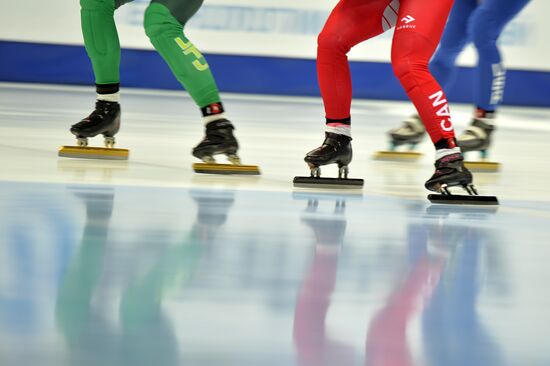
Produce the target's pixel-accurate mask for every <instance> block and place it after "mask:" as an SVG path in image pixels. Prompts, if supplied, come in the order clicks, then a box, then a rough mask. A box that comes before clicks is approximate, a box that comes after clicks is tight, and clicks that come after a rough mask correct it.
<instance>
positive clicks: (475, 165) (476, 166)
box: [464, 161, 500, 173]
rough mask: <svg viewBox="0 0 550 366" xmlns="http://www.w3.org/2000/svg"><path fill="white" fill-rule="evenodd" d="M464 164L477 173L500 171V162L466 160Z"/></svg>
mask: <svg viewBox="0 0 550 366" xmlns="http://www.w3.org/2000/svg"><path fill="white" fill-rule="evenodd" d="M464 166H465V167H466V168H467V169H468V170H470V171H472V172H477V173H496V172H498V171H500V163H497V162H493V161H465V162H464Z"/></svg>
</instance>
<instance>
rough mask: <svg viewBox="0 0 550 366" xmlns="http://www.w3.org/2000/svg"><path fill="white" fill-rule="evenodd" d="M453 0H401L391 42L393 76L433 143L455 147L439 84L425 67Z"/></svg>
mask: <svg viewBox="0 0 550 366" xmlns="http://www.w3.org/2000/svg"><path fill="white" fill-rule="evenodd" d="M452 4H453V0H438V1H425V0H401V1H400V7H399V18H398V22H397V25H396V28H395V33H394V37H393V44H392V65H393V69H394V72H395V75H396V76H397V77H398V78H399V81H400V82H401V85H402V86H403V88H404V89H405V91H406V93H407V95H408V96H409V98H410V99H411V101H412V102H413V103H414V105H415V107H416V109H417V111H418V114H419V115H420V118H421V119H422V121H423V122H424V124H425V126H426V130H427V132H428V134H429V135H430V137H431V139H432V141H433V142H434V144H435V143H436V142H438V141H441V140H446V141H448V143H449V144H450V145H451V146H448V147H454V146H453V145H454V136H455V135H454V129H453V125H452V122H451V115H450V111H449V106H448V103H447V97H446V96H445V93H444V92H443V90H442V89H441V86H440V85H439V84H438V83H437V81H436V80H435V79H434V77H433V76H432V74H431V73H430V71H429V69H428V63H429V61H430V59H431V57H432V55H433V53H434V51H435V49H436V48H437V45H438V44H439V40H440V38H441V34H442V33H443V29H444V27H445V23H446V21H447V17H448V15H449V12H450V10H451V7H452Z"/></svg>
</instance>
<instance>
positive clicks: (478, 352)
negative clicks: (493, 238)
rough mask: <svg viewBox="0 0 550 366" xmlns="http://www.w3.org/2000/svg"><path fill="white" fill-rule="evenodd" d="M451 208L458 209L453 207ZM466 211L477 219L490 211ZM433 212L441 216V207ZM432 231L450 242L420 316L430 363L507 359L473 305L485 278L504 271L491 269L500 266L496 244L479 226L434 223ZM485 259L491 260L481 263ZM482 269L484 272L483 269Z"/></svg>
mask: <svg viewBox="0 0 550 366" xmlns="http://www.w3.org/2000/svg"><path fill="white" fill-rule="evenodd" d="M448 213H449V211H447V215H448ZM452 213H453V214H456V211H453V212H452ZM468 214H475V215H476V216H471V217H472V218H475V219H476V220H477V221H481V220H483V219H485V218H487V214H488V213H486V212H477V213H475V212H472V213H468V212H465V215H468ZM437 216H439V217H442V216H443V217H444V216H445V213H443V215H440V214H437V213H435V217H437ZM443 220H444V221H443V222H445V221H448V220H449V219H445V218H443ZM430 234H431V235H430V236H431V237H430V240H431V241H432V242H434V243H436V244H439V246H440V247H445V246H446V247H448V249H447V250H448V251H449V253H450V256H449V258H448V260H447V261H448V263H447V265H446V268H445V270H444V271H443V273H442V276H441V281H440V282H439V285H438V286H437V287H436V288H435V290H434V293H433V296H432V297H431V298H430V299H429V302H428V303H427V305H426V309H425V311H424V313H423V316H422V334H423V338H424V340H425V342H424V344H425V347H426V357H427V359H428V360H429V363H430V364H432V365H448V366H459V365H460V366H461V365H471V366H478V365H479V366H481V365H503V364H506V362H505V359H504V358H503V357H502V356H501V352H500V351H499V349H498V347H497V346H496V343H495V342H494V337H493V336H492V335H491V334H490V333H488V331H487V328H486V326H485V325H484V324H483V323H484V322H483V321H482V320H481V319H480V318H479V316H480V314H479V311H478V309H477V307H478V301H479V295H480V293H481V287H482V285H483V283H482V281H483V279H484V278H486V277H493V276H494V278H498V280H497V281H496V282H499V281H505V274H503V273H498V275H496V276H495V269H496V270H497V271H499V264H500V263H498V252H495V251H494V250H495V249H497V247H498V246H490V245H488V244H491V243H490V242H489V241H488V240H489V239H490V237H489V236H488V235H487V232H486V229H485V228H482V227H479V226H472V225H470V226H468V227H464V226H455V227H453V226H452V225H445V224H443V225H437V226H435V225H434V226H433V227H432V228H431V229H430ZM449 238H452V240H449ZM449 243H450V244H451V247H450V248H449ZM492 244H496V243H492ZM495 258H497V261H495ZM484 259H485V260H489V261H491V263H490V264H487V263H484V261H483V260H484ZM482 269H485V270H488V272H487V273H484V271H483V270H482ZM483 282H490V281H483Z"/></svg>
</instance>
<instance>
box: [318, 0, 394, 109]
mask: <svg viewBox="0 0 550 366" xmlns="http://www.w3.org/2000/svg"><path fill="white" fill-rule="evenodd" d="M398 11H399V1H398V0H393V1H390V0H341V1H340V2H339V3H338V5H336V7H335V8H334V10H333V11H332V13H331V14H330V17H329V18H328V20H327V22H326V24H325V26H324V28H323V30H322V31H321V33H320V34H319V38H318V47H317V75H318V79H319V87H320V89H321V95H322V97H323V103H324V106H325V113H326V117H327V118H329V119H332V120H342V119H345V118H349V117H350V107H351V97H352V85H351V75H350V71H349V65H348V58H347V53H348V52H349V50H350V49H351V48H352V47H353V46H355V45H356V44H358V43H361V42H363V41H365V40H367V39H369V38H372V37H374V36H377V35H379V34H381V33H383V32H384V31H386V30H388V29H390V28H391V27H393V26H394V25H395V23H396V21H397V14H398Z"/></svg>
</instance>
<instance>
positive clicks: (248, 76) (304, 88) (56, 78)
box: [0, 41, 550, 107]
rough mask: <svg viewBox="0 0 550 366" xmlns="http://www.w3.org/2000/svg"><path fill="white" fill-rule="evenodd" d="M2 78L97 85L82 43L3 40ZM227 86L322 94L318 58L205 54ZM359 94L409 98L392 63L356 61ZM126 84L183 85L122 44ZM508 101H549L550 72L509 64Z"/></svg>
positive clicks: (455, 91) (153, 58)
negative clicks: (316, 64) (316, 65)
mask: <svg viewBox="0 0 550 366" xmlns="http://www.w3.org/2000/svg"><path fill="white" fill-rule="evenodd" d="M0 55H1V56H0V81H8V82H29V83H53V84H77V85H92V84H93V74H92V70H91V65H90V62H89V60H88V58H87V56H86V51H85V50H84V47H82V46H66V45H53V44H37V43H23V42H7V41H0ZM205 57H206V58H207V60H208V63H209V64H210V66H211V68H212V70H213V72H214V75H215V77H216V80H217V82H218V85H219V88H220V90H221V91H223V92H234V93H257V94H279V95H308V96H318V95H319V88H318V84H317V76H316V70H315V61H314V60H305V59H289V58H276V57H256V56H228V55H215V54H206V55H205ZM351 70H352V74H353V86H354V97H355V98H368V99H394V100H404V99H406V95H405V93H404V92H403V90H402V89H401V86H400V85H399V83H398V81H397V79H396V78H395V77H394V76H393V72H392V69H391V65H390V64H389V63H376V62H352V63H351ZM472 79H473V70H472V69H471V68H460V69H459V71H458V75H457V78H456V80H460V81H461V82H460V83H458V82H455V83H454V84H453V85H452V86H450V90H449V91H448V96H449V100H450V101H451V102H458V103H469V102H471V100H472V91H473V81H472ZM121 84H122V86H123V87H137V88H154V89H180V88H181V86H180V85H179V83H178V82H177V81H176V80H175V78H174V77H173V76H172V74H171V72H170V70H169V68H168V66H166V64H165V63H164V61H163V60H162V59H161V58H160V56H159V55H158V54H157V53H156V52H154V51H150V50H130V49H124V50H122V61H121ZM504 103H505V104H508V105H524V106H545V107H550V72H542V71H521V70H509V71H508V74H507V85H506V90H505V93H504Z"/></svg>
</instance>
